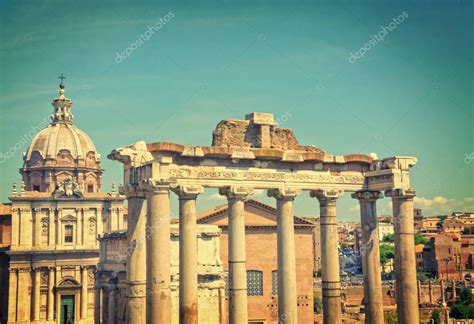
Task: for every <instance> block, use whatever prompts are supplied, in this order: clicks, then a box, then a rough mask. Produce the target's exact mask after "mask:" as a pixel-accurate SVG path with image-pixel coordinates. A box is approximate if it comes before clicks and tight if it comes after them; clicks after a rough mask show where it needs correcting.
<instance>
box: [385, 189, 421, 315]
mask: <svg viewBox="0 0 474 324" xmlns="http://www.w3.org/2000/svg"><path fill="white" fill-rule="evenodd" d="M385 195H386V196H388V197H391V198H392V205H393V219H394V223H395V289H396V295H397V314H398V321H399V323H403V324H415V323H416V324H418V322H419V310H418V293H417V284H416V257H415V237H414V224H413V220H414V216H413V198H414V196H415V191H414V190H411V189H409V190H402V189H395V190H389V191H386V192H385Z"/></svg>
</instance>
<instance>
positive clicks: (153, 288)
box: [146, 180, 171, 324]
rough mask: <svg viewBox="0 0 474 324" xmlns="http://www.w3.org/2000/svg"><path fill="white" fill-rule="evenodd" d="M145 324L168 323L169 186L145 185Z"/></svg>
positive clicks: (169, 291) (169, 267)
mask: <svg viewBox="0 0 474 324" xmlns="http://www.w3.org/2000/svg"><path fill="white" fill-rule="evenodd" d="M146 188H147V226H148V230H149V232H150V233H149V238H148V239H147V245H146V259H147V266H146V269H147V273H146V285H147V286H146V287H147V288H146V301H147V305H146V313H147V314H146V315H147V317H146V322H147V323H160V324H161V323H162V324H169V323H170V322H171V289H170V280H171V278H170V277H171V264H170V263H171V260H170V248H171V244H170V235H171V234H170V198H169V184H166V183H161V182H155V181H152V180H149V181H147V185H146Z"/></svg>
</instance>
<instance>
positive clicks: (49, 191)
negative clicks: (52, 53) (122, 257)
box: [0, 82, 127, 323]
mask: <svg viewBox="0 0 474 324" xmlns="http://www.w3.org/2000/svg"><path fill="white" fill-rule="evenodd" d="M52 105H53V107H54V111H53V114H52V116H51V120H52V121H51V123H50V125H48V127H47V128H45V129H43V130H41V131H40V132H39V133H38V134H37V135H36V136H35V137H34V139H33V140H32V142H31V144H30V146H29V148H28V150H27V152H26V154H25V156H24V163H23V166H22V168H20V174H21V176H22V182H21V186H19V187H17V186H16V185H14V187H13V191H12V195H11V197H10V200H11V203H9V204H5V205H3V206H2V210H3V211H2V215H1V216H2V217H1V218H2V219H1V224H2V228H1V229H2V242H1V243H2V245H0V266H1V274H2V284H1V285H0V289H1V296H2V309H1V313H0V322H1V323H94V303H95V296H94V274H95V272H96V270H97V269H96V267H97V264H98V262H99V242H98V240H97V237H98V236H99V235H101V234H103V233H106V232H111V231H117V230H122V229H124V228H126V224H127V219H126V217H125V215H126V211H125V208H124V204H123V203H124V200H125V197H124V196H121V195H119V194H118V193H117V192H116V191H115V188H112V192H110V193H107V192H102V191H101V177H102V173H103V170H102V169H101V163H100V154H98V152H97V150H96V148H95V145H94V143H93V142H92V140H91V139H90V138H89V136H88V135H87V134H86V133H84V132H83V131H81V130H80V129H79V128H77V127H76V126H75V125H74V124H73V118H74V117H73V114H72V111H71V106H72V101H71V100H70V99H69V98H66V97H65V95H64V83H63V82H61V84H60V92H59V96H58V97H57V98H55V99H54V100H53V102H52Z"/></svg>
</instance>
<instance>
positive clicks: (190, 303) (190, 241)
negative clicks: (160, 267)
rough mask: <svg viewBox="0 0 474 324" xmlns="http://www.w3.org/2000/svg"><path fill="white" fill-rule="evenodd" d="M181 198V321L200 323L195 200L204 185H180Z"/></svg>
mask: <svg viewBox="0 0 474 324" xmlns="http://www.w3.org/2000/svg"><path fill="white" fill-rule="evenodd" d="M173 191H174V192H175V193H176V194H177V195H178V196H179V322H180V323H182V324H197V323H198V246H197V228H196V227H197V225H196V198H197V196H198V195H199V194H200V193H202V192H203V191H204V190H203V188H202V187H201V186H178V187H176V188H174V189H173Z"/></svg>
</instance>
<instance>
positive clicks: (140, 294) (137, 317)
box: [123, 185, 147, 324]
mask: <svg viewBox="0 0 474 324" xmlns="http://www.w3.org/2000/svg"><path fill="white" fill-rule="evenodd" d="M123 192H124V193H125V195H126V196H127V201H128V228H127V285H128V289H127V304H126V308H127V323H128V324H146V267H147V266H146V253H147V252H146V239H147V231H146V197H145V193H144V192H143V191H141V190H139V189H138V188H136V187H134V186H131V185H130V186H127V187H123Z"/></svg>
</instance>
